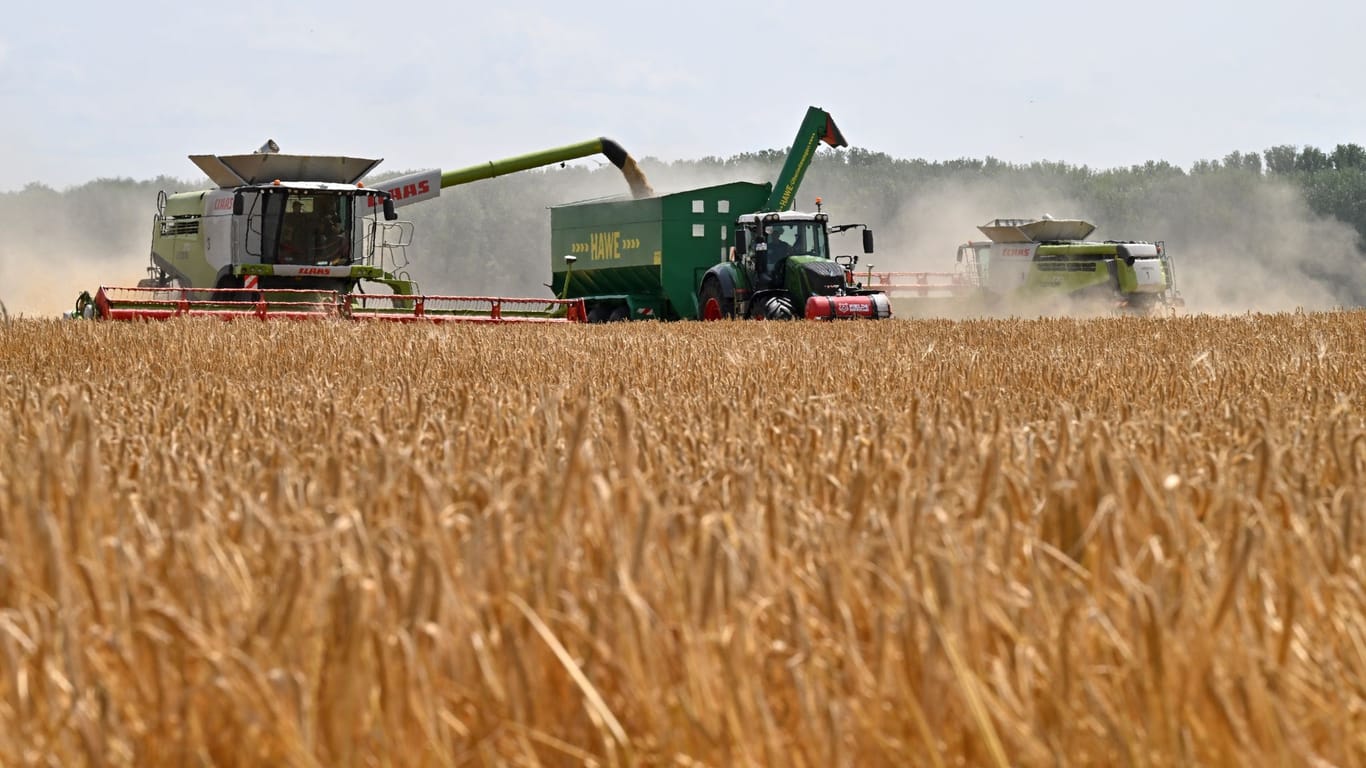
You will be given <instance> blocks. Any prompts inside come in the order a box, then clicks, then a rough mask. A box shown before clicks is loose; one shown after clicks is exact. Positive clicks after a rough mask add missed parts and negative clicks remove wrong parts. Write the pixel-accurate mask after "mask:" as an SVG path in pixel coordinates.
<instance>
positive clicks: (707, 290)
mask: <svg viewBox="0 0 1366 768" xmlns="http://www.w3.org/2000/svg"><path fill="white" fill-rule="evenodd" d="M697 306H698V308H699V309H701V311H702V319H703V320H721V319H724V318H731V317H734V316H735V300H734V299H728V298H726V297H724V296H722V295H721V284H720V283H719V282H718V281H716V280H715V279H711V280H707V281H705V282H703V283H702V290H701V291H698V293H697Z"/></svg>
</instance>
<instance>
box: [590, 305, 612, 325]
mask: <svg viewBox="0 0 1366 768" xmlns="http://www.w3.org/2000/svg"><path fill="white" fill-rule="evenodd" d="M610 314H611V310H609V309H608V308H607V306H606V305H603V304H594V305H593V308H592V309H590V310H588V322H590V323H594V324H597V323H605V322H607V317H608V316H609V315H610Z"/></svg>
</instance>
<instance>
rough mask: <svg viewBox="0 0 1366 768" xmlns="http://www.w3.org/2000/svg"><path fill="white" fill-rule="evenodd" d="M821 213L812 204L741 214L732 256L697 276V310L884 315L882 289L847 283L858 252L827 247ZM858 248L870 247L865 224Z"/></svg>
mask: <svg viewBox="0 0 1366 768" xmlns="http://www.w3.org/2000/svg"><path fill="white" fill-rule="evenodd" d="M817 207H818V208H819V205H818V206H817ZM828 221H829V216H828V215H827V214H825V213H821V212H819V211H818V212H816V213H800V212H797V211H780V212H768V213H748V214H745V215H743V216H740V217H739V218H738V219H737V221H736V223H735V248H734V251H733V254H734V255H733V257H732V258H730V259H729V260H727V261H724V262H722V263H720V264H717V265H716V266H714V267H712V268H711V269H709V270H707V274H706V275H705V276H704V277H703V278H702V287H701V289H700V291H699V298H698V303H699V305H701V307H702V316H703V318H704V319H719V318H723V317H747V318H762V319H765V320H790V319H793V318H797V317H804V318H809V319H818V318H819V319H835V318H854V317H862V318H869V319H876V320H880V319H884V318H887V317H891V314H892V307H891V303H890V301H888V299H887V295H886V294H885V293H883V292H881V291H876V290H870V289H865V288H862V287H861V286H858V285H855V284H853V283H852V279H851V276H852V273H853V266H854V264H855V263H856V262H857V258H858V257H857V256H839V257H836V256H832V255H831V252H830V237H829V232H830V227H829V225H828ZM863 251H864V253H872V252H873V233H872V231H871V230H868V229H864V230H863Z"/></svg>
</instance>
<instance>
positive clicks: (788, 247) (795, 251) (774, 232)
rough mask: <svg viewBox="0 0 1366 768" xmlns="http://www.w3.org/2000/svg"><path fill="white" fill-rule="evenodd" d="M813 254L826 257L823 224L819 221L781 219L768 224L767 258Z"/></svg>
mask: <svg viewBox="0 0 1366 768" xmlns="http://www.w3.org/2000/svg"><path fill="white" fill-rule="evenodd" d="M788 256H815V257H818V258H822V259H828V258H830V256H829V247H828V246H827V244H826V239H825V226H824V225H823V224H822V223H821V222H819V221H783V222H776V223H773V224H770V225H768V258H769V260H770V261H773V260H775V259H781V258H786V257H788Z"/></svg>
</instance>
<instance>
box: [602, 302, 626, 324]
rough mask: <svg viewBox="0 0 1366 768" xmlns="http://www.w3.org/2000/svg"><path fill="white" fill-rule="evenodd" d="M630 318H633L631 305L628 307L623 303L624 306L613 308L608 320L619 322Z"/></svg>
mask: <svg viewBox="0 0 1366 768" xmlns="http://www.w3.org/2000/svg"><path fill="white" fill-rule="evenodd" d="M630 319H631V309H630V307H627V306H626V305H624V304H623V305H622V306H619V307H617V308H616V309H613V310H612V315H611V317H608V318H607V322H609V323H619V322H621V321H622V320H630Z"/></svg>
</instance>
